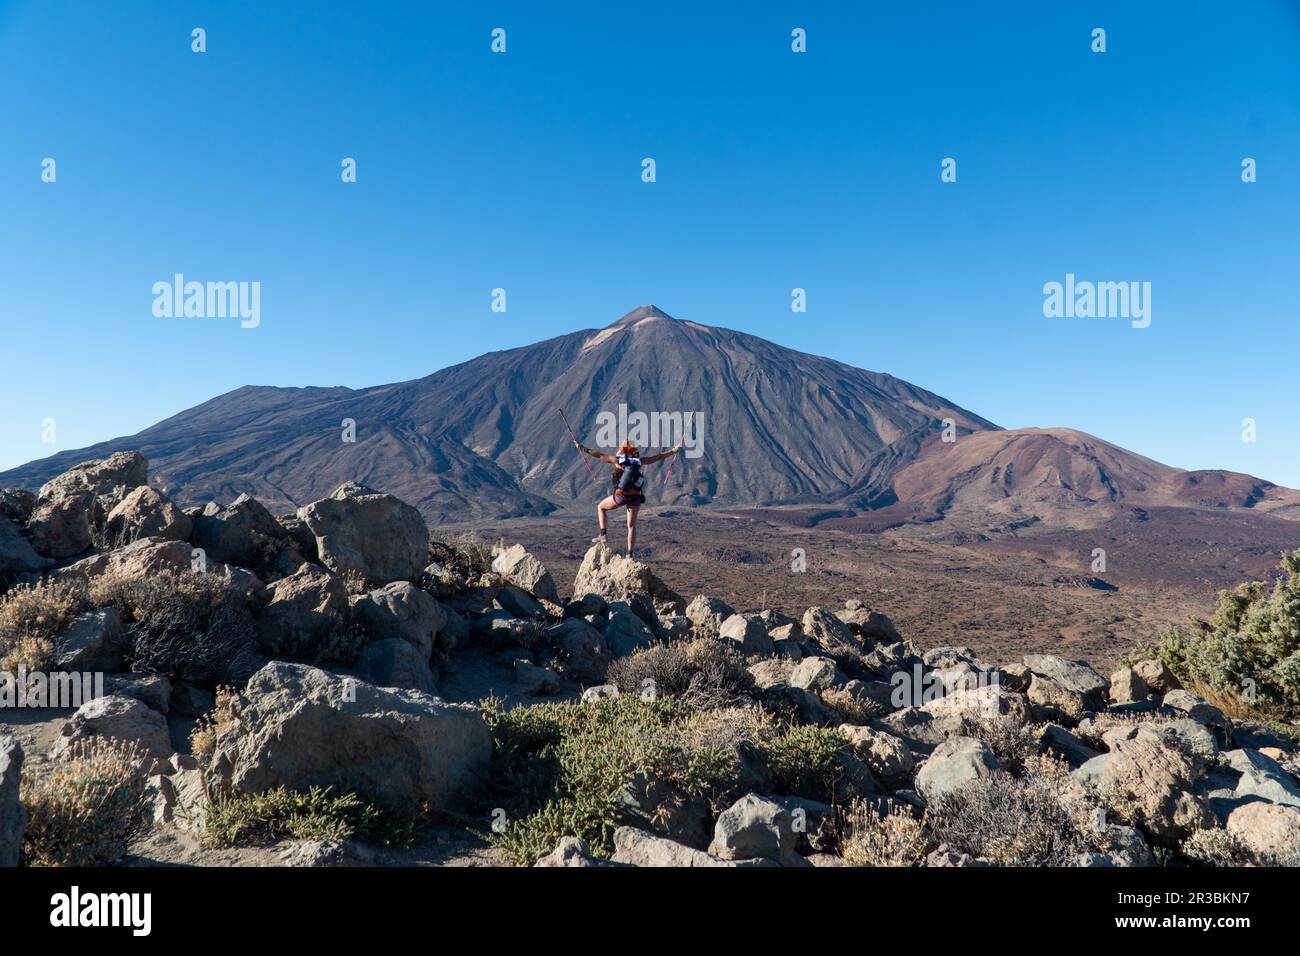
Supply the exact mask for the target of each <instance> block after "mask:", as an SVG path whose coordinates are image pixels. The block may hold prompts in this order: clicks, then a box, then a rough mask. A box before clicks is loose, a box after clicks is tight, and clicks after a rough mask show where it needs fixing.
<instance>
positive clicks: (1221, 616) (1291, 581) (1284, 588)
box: [1144, 551, 1300, 716]
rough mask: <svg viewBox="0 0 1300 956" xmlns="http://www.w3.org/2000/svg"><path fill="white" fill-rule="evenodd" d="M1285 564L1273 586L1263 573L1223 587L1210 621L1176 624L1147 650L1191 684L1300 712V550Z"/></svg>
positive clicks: (1287, 712)
mask: <svg viewBox="0 0 1300 956" xmlns="http://www.w3.org/2000/svg"><path fill="white" fill-rule="evenodd" d="M1281 571H1282V574H1281V576H1280V577H1279V578H1278V579H1277V581H1276V582H1275V583H1274V584H1273V585H1272V586H1271V587H1270V585H1269V584H1268V583H1267V582H1263V581H1255V582H1252V583H1249V584H1243V585H1241V586H1240V587H1238V588H1236V589H1235V590H1233V591H1224V592H1221V593H1220V595H1219V604H1218V607H1217V609H1216V610H1215V613H1214V616H1213V617H1212V618H1211V619H1210V620H1209V621H1208V622H1207V621H1195V622H1193V623H1192V625H1190V626H1189V627H1188V628H1186V629H1182V628H1177V627H1174V628H1171V629H1170V630H1168V631H1166V632H1165V633H1164V634H1163V635H1162V636H1161V638H1160V641H1159V643H1158V644H1156V645H1155V646H1154V647H1153V648H1147V649H1146V651H1145V652H1144V653H1146V654H1152V653H1154V654H1155V655H1156V656H1158V657H1159V658H1160V659H1161V660H1163V661H1164V662H1165V663H1166V664H1167V665H1168V666H1169V669H1170V670H1172V671H1173V672H1174V674H1175V675H1177V677H1178V679H1179V680H1181V681H1182V682H1183V683H1184V684H1187V685H1189V686H1192V687H1197V686H1200V687H1205V688H1208V689H1210V690H1211V691H1214V692H1216V693H1219V694H1225V695H1229V696H1231V697H1233V698H1236V699H1238V700H1243V699H1244V700H1246V702H1247V703H1250V704H1255V705H1257V706H1261V707H1263V708H1266V709H1274V710H1277V711H1279V712H1281V714H1282V715H1285V716H1295V715H1297V714H1300V551H1295V552H1292V553H1291V554H1288V555H1285V556H1283V558H1282V564H1281ZM1252 686H1253V689H1254V694H1255V700H1253V701H1251V700H1250V699H1249V695H1248V694H1247V693H1246V688H1249V687H1252Z"/></svg>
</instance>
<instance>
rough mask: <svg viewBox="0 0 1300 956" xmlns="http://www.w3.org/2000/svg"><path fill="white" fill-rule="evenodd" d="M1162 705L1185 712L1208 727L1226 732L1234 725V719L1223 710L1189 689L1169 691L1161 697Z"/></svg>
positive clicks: (1180, 712)
mask: <svg viewBox="0 0 1300 956" xmlns="http://www.w3.org/2000/svg"><path fill="white" fill-rule="evenodd" d="M1160 706H1161V707H1162V708H1164V709H1165V710H1166V711H1172V712H1174V713H1176V714H1185V715H1187V716H1188V717H1190V718H1191V719H1192V720H1194V721H1196V722H1197V723H1198V724H1205V726H1207V727H1214V728H1217V729H1219V730H1222V731H1225V732H1226V731H1227V730H1228V729H1229V728H1231V726H1232V721H1230V720H1229V719H1228V718H1227V717H1226V716H1225V715H1224V713H1223V711H1221V710H1219V708H1217V707H1215V706H1214V705H1213V704H1211V703H1210V702H1209V701H1207V700H1204V699H1203V698H1200V697H1197V696H1196V695H1195V694H1193V693H1191V692H1189V691H1185V690H1181V689H1180V690H1171V691H1169V692H1168V693H1167V694H1165V696H1164V697H1163V698H1162V699H1161V701H1160Z"/></svg>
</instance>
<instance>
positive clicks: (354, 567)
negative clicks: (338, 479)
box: [298, 481, 429, 583]
mask: <svg viewBox="0 0 1300 956" xmlns="http://www.w3.org/2000/svg"><path fill="white" fill-rule="evenodd" d="M298 517H300V518H301V519H302V521H303V523H304V524H305V525H306V526H307V528H308V529H309V530H310V531H311V533H312V534H313V535H315V536H316V549H317V551H318V552H319V554H320V560H321V563H322V564H324V565H325V566H326V567H327V568H329V569H330V570H331V571H334V572H335V573H336V574H343V573H345V572H348V571H351V572H354V573H356V574H360V575H361V576H362V577H364V578H365V579H366V580H367V581H374V582H377V583H384V582H389V581H410V580H414V579H416V578H418V577H419V576H420V572H421V571H422V570H423V569H424V567H425V565H426V564H428V560H429V528H428V526H427V525H426V524H425V522H424V518H423V517H422V516H421V515H420V512H418V511H417V510H416V509H415V508H413V507H411V506H410V505H408V504H407V503H406V502H404V501H401V500H399V499H397V498H395V497H393V496H392V495H388V494H381V493H380V492H377V491H374V490H372V489H370V488H367V487H365V486H364V485H359V484H357V483H356V482H353V481H349V482H347V483H346V484H343V485H340V486H339V487H338V488H337V489H335V491H334V493H333V494H332V495H330V496H329V497H328V498H324V499H322V500H320V501H315V502H312V503H311V504H309V505H307V506H306V507H303V508H299V509H298Z"/></svg>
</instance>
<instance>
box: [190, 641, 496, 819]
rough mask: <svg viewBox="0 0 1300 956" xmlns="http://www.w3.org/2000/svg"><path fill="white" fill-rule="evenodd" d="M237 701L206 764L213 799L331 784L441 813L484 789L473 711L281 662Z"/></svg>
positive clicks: (477, 716)
mask: <svg viewBox="0 0 1300 956" xmlns="http://www.w3.org/2000/svg"><path fill="white" fill-rule="evenodd" d="M240 697H241V700H240V719H239V721H238V722H237V723H235V724H233V725H232V726H230V727H227V728H222V729H220V730H219V732H218V734H217V739H216V743H215V747H214V751H213V755H212V760H211V765H210V766H211V769H210V771H209V774H210V785H211V783H213V782H215V783H216V784H217V786H218V789H219V790H220V791H221V792H233V793H263V792H265V791H266V790H269V789H272V788H274V787H277V786H285V787H288V788H290V789H292V790H304V789H306V788H307V787H310V786H313V785H315V786H331V785H332V786H336V787H338V788H339V789H342V790H352V791H355V792H357V793H360V794H362V795H364V796H367V797H369V798H371V799H376V800H378V801H380V802H382V803H386V804H388V805H391V806H419V805H421V804H423V803H427V804H429V806H430V807H431V808H433V809H435V810H439V809H447V808H450V807H454V806H457V805H460V804H463V802H464V801H465V800H467V799H468V798H469V797H470V795H471V794H472V793H474V792H476V791H477V790H478V788H480V787H481V786H482V785H483V784H484V783H485V781H486V776H487V768H488V763H489V760H490V758H491V753H492V739H491V735H490V734H489V733H488V729H487V724H486V723H485V722H484V720H483V715H482V713H481V712H480V710H479V709H478V708H477V707H473V706H469V705H464V704H447V703H444V702H443V701H441V700H439V699H438V698H436V697H431V696H429V695H428V694H424V693H421V692H420V691H414V690H401V689H392V688H381V687H375V686H373V685H371V684H367V683H365V682H363V681H358V680H355V679H354V678H344V677H339V676H337V675H334V674H330V673H327V672H326V671H323V670H320V669H319V668H315V667H309V666H307V665H304V664H289V663H285V662H283V661H272V662H271V663H269V664H267V665H266V666H265V667H263V668H262V669H261V670H260V671H258V672H257V673H256V674H254V675H253V677H252V678H251V679H250V680H249V682H248V685H247V686H246V687H245V688H244V690H243V692H242V694H241V695H240Z"/></svg>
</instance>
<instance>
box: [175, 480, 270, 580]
mask: <svg viewBox="0 0 1300 956" xmlns="http://www.w3.org/2000/svg"><path fill="white" fill-rule="evenodd" d="M190 540H191V541H193V543H194V546H195V547H196V548H202V549H203V553H204V554H205V555H206V556H207V558H208V560H209V561H219V562H222V563H225V564H235V565H238V566H240V567H242V568H265V567H266V566H268V565H270V564H271V562H273V561H274V560H275V557H276V555H277V554H278V553H279V552H280V549H281V548H283V547H284V546H285V545H286V544H287V543H288V541H289V534H288V532H286V531H285V530H284V528H283V527H281V525H280V523H279V522H278V521H276V520H275V517H274V516H273V515H272V514H271V512H269V511H267V510H266V508H265V507H264V506H263V505H262V503H261V502H260V501H258V500H257V499H256V498H253V497H252V496H250V495H240V496H239V497H238V498H236V499H235V500H234V501H232V502H231V503H230V504H228V505H226V506H225V507H224V508H223V507H221V506H220V505H218V504H217V503H216V502H212V503H210V504H208V506H207V507H205V508H204V509H203V510H202V511H201V512H200V513H199V514H198V515H197V516H195V518H194V531H193V533H192V534H191V536H190Z"/></svg>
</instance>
